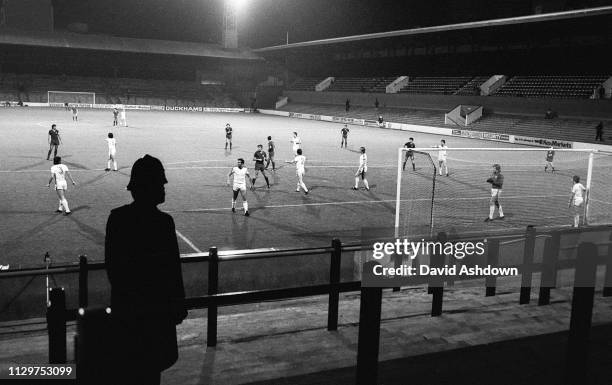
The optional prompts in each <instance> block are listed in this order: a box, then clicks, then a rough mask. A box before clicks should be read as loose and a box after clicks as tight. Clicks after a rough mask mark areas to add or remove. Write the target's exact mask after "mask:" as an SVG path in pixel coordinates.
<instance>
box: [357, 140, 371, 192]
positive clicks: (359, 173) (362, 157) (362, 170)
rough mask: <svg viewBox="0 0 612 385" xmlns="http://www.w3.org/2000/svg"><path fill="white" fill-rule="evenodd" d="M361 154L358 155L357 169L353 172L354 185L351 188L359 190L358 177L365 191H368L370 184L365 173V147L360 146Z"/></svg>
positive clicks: (366, 157)
mask: <svg viewBox="0 0 612 385" xmlns="http://www.w3.org/2000/svg"><path fill="white" fill-rule="evenodd" d="M360 150H361V155H360V156H359V169H357V172H356V173H355V187H353V190H359V177H361V179H362V180H363V185H364V186H365V189H366V190H367V191H370V185H369V184H368V179H367V178H366V173H367V172H368V156H367V155H366V149H365V147H361V148H360Z"/></svg>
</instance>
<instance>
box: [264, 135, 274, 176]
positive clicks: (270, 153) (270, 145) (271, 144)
mask: <svg viewBox="0 0 612 385" xmlns="http://www.w3.org/2000/svg"><path fill="white" fill-rule="evenodd" d="M270 162H272V171H276V163H274V142H273V141H272V137H271V136H268V160H267V162H266V170H267V169H268V166H269V165H270Z"/></svg>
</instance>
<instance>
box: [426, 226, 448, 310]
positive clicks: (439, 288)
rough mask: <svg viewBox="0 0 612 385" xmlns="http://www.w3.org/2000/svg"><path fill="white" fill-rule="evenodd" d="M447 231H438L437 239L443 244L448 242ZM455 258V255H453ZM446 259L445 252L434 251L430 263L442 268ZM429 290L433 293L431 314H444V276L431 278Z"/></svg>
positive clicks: (432, 265)
mask: <svg viewBox="0 0 612 385" xmlns="http://www.w3.org/2000/svg"><path fill="white" fill-rule="evenodd" d="M446 239H447V237H446V233H445V232H441V233H438V238H437V241H438V242H440V243H441V244H444V243H445V242H446ZM452 258H454V257H452ZM445 259H446V257H445V255H444V252H442V253H440V254H438V253H437V252H434V253H433V254H432V255H431V260H430V265H431V267H434V268H440V267H442V266H444V260H445ZM428 292H429V293H431V294H432V300H431V316H432V317H437V316H440V315H442V302H443V300H444V278H443V277H442V276H439V275H436V276H433V277H430V278H429V289H428Z"/></svg>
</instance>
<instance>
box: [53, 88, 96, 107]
mask: <svg viewBox="0 0 612 385" xmlns="http://www.w3.org/2000/svg"><path fill="white" fill-rule="evenodd" d="M47 103H50V104H51V103H56V104H62V105H64V104H65V103H68V104H91V105H94V104H96V93H95V92H71V91H47Z"/></svg>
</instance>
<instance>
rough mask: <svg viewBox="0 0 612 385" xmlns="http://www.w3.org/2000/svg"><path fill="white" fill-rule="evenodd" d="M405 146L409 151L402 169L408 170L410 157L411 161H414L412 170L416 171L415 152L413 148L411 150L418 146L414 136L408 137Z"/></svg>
mask: <svg viewBox="0 0 612 385" xmlns="http://www.w3.org/2000/svg"><path fill="white" fill-rule="evenodd" d="M404 148H407V149H408V151H406V159H404V164H403V165H402V170H404V171H405V170H406V163H407V162H408V159H410V161H411V162H412V171H416V167H415V166H414V153H413V152H412V150H410V149H411V148H416V145H415V144H414V138H410V139H408V142H406V144H404Z"/></svg>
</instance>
